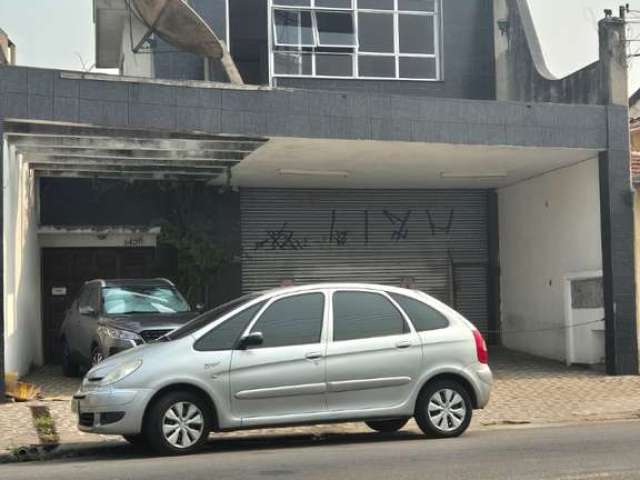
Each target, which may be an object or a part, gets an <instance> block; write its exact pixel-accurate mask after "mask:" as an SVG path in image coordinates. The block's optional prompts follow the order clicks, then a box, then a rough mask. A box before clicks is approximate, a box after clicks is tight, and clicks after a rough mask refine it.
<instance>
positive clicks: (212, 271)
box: [158, 222, 227, 303]
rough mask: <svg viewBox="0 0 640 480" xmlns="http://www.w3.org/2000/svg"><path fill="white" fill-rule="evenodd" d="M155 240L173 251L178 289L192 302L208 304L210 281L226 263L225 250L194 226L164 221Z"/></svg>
mask: <svg viewBox="0 0 640 480" xmlns="http://www.w3.org/2000/svg"><path fill="white" fill-rule="evenodd" d="M158 241H159V242H160V243H163V244H165V245H171V246H173V247H174V248H175V249H176V252H177V264H178V265H177V278H176V279H175V280H176V284H177V285H178V288H179V289H180V290H181V291H182V292H183V293H184V294H185V295H186V297H187V299H188V300H189V301H190V302H191V303H196V302H199V301H204V302H205V303H207V301H208V298H207V290H208V288H207V287H208V285H209V282H210V280H211V278H212V277H214V276H215V275H216V274H217V273H218V271H219V270H220V269H221V268H222V266H223V265H224V264H225V263H226V262H227V255H226V254H225V251H224V249H223V248H222V247H220V246H219V245H217V244H216V243H214V242H212V241H211V239H210V238H209V237H208V236H207V235H206V233H205V232H203V231H201V230H198V229H197V226H196V225H193V224H187V225H182V226H180V225H176V224H173V223H168V222H167V223H166V224H165V225H163V226H162V233H161V234H160V237H159V238H158Z"/></svg>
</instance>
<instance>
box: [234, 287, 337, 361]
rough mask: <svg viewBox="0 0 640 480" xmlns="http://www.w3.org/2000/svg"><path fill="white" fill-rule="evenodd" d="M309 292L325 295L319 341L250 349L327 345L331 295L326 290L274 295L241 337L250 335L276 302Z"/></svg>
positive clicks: (308, 292) (308, 291)
mask: <svg viewBox="0 0 640 480" xmlns="http://www.w3.org/2000/svg"><path fill="white" fill-rule="evenodd" d="M309 294H321V295H322V296H323V297H324V303H323V311H322V328H321V329H320V339H319V340H318V343H298V344H295V345H282V346H279V347H262V348H259V349H250V350H252V351H253V350H269V349H272V348H292V347H300V346H302V345H326V343H327V330H328V315H329V310H328V308H329V302H330V297H329V295H328V294H327V291H326V290H322V289H319V290H305V291H302V292H290V293H286V294H281V295H276V296H274V297H271V298H270V299H268V300H267V301H266V302H265V304H264V305H263V306H262V308H260V309H259V311H258V312H257V313H256V315H255V316H254V317H253V320H251V322H250V323H249V325H248V326H247V328H245V330H244V332H242V335H240V338H243V337H245V336H247V335H249V333H251V331H252V330H253V327H254V325H255V324H256V323H258V322H259V321H260V318H261V317H262V315H263V314H264V312H266V311H267V309H268V308H269V307H270V306H271V305H272V304H274V303H275V302H277V301H279V300H283V299H285V298H291V297H299V296H301V295H309Z"/></svg>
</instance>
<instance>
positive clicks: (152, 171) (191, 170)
mask: <svg viewBox="0 0 640 480" xmlns="http://www.w3.org/2000/svg"><path fill="white" fill-rule="evenodd" d="M4 130H5V134H4V148H3V173H4V181H5V185H6V186H7V188H5V190H4V192H3V200H4V203H3V208H4V211H3V213H4V225H3V227H4V228H3V241H4V271H3V276H4V318H5V331H4V340H5V368H6V371H7V372H11V373H15V374H17V375H18V376H19V377H20V376H23V375H25V374H26V373H27V372H28V371H29V370H30V369H31V368H33V367H34V366H39V365H43V364H45V363H57V362H59V360H60V356H61V355H60V354H61V352H60V348H61V347H60V345H59V344H58V341H59V336H58V334H59V328H60V325H61V323H62V321H63V320H64V316H65V313H66V310H67V309H68V307H69V305H70V304H71V302H73V300H74V299H75V297H76V295H77V294H78V290H79V288H80V286H81V285H82V284H83V283H84V282H85V281H87V280H92V279H96V278H97V279H114V278H120V279H128V278H155V277H164V278H168V279H169V280H171V281H173V282H174V283H175V284H176V286H177V287H178V289H179V290H180V291H181V292H182V293H183V295H184V296H185V297H187V299H188V300H189V301H190V303H191V305H192V306H195V305H196V304H197V303H204V304H205V305H215V304H218V303H221V302H224V301H226V300H229V299H230V298H233V297H235V296H237V295H239V294H240V293H241V289H240V264H239V258H240V253H239V250H238V249H239V245H240V240H239V234H240V228H239V197H238V193H237V192H235V191H234V190H233V189H232V188H231V184H230V176H231V173H230V170H231V167H232V166H233V165H235V164H237V163H238V162H239V161H241V160H242V159H243V158H245V157H246V156H247V155H249V154H250V153H251V152H252V151H254V150H255V149H257V148H259V147H260V146H261V145H262V144H263V143H265V141H266V140H265V139H260V138H247V137H240V136H225V135H209V134H204V133H203V134H200V133H193V132H182V133H178V132H167V131H157V130H142V129H117V128H102V127H93V126H87V125H70V124H61V123H53V122H26V121H19V120H16V121H5V123H4Z"/></svg>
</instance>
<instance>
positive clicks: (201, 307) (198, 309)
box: [195, 303, 205, 313]
mask: <svg viewBox="0 0 640 480" xmlns="http://www.w3.org/2000/svg"><path fill="white" fill-rule="evenodd" d="M204 309H205V306H204V303H196V308H195V310H196V312H198V313H202V312H204Z"/></svg>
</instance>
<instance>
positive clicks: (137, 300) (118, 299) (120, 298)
mask: <svg viewBox="0 0 640 480" xmlns="http://www.w3.org/2000/svg"><path fill="white" fill-rule="evenodd" d="M102 308H103V311H104V313H105V314H107V315H129V314H134V313H182V312H189V311H190V310H191V307H189V304H188V303H187V302H186V301H185V299H184V298H182V296H181V295H180V294H179V293H178V291H177V290H175V289H174V288H172V287H168V286H158V285H156V286H129V287H125V286H118V287H105V288H103V289H102Z"/></svg>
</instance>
